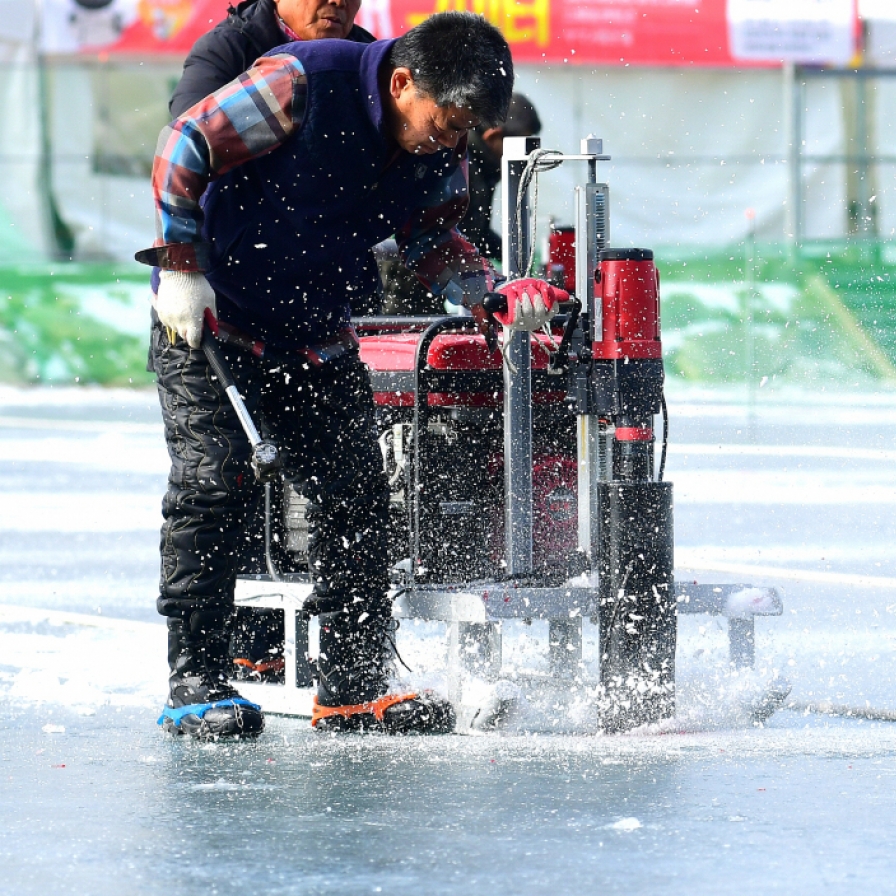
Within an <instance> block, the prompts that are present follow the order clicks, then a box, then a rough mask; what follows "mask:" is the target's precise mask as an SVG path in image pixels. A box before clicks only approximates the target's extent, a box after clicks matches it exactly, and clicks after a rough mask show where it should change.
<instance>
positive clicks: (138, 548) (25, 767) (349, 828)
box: [0, 387, 896, 896]
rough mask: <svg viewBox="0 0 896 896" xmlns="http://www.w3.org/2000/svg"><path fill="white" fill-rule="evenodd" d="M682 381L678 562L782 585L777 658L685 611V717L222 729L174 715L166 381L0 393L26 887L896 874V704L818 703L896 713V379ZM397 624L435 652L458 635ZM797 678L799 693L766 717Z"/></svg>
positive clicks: (8, 788) (769, 626) (890, 879)
mask: <svg viewBox="0 0 896 896" xmlns="http://www.w3.org/2000/svg"><path fill="white" fill-rule="evenodd" d="M669 391H670V414H671V444H670V453H669V462H668V475H667V478H669V479H670V480H671V481H673V482H674V483H675V496H676V500H675V506H676V515H675V525H676V567H677V569H676V575H677V577H678V578H680V579H690V578H696V579H699V580H700V581H717V582H752V583H753V584H756V585H775V586H777V587H779V588H781V589H782V590H783V592H784V615H783V616H782V617H778V618H766V619H759V620H757V638H756V640H757V661H756V668H755V670H754V671H752V672H749V673H741V674H740V675H738V674H735V673H734V672H733V671H732V670H731V669H730V668H729V666H728V664H727V654H726V650H727V637H726V631H725V623H724V620H716V619H712V618H710V617H705V616H704V617H685V618H683V619H682V620H681V628H680V643H679V651H678V668H679V684H680V701H679V715H678V717H677V718H676V720H675V721H674V722H673V723H671V724H669V725H667V726H665V727H664V728H663V730H662V732H656V731H653V732H637V733H634V734H630V735H626V736H621V737H608V736H603V735H594V734H592V733H589V729H588V725H587V724H582V725H581V726H580V728H579V729H577V728H576V718H575V717H573V716H570V715H569V714H568V713H566V712H565V710H564V709H563V708H562V707H560V708H559V709H558V710H557V712H556V713H555V714H554V717H552V712H551V709H552V707H551V705H546V704H542V705H540V706H539V707H537V710H538V711H537V712H535V711H533V712H532V713H530V715H529V716H528V717H525V718H524V719H523V721H522V722H521V723H520V724H519V725H518V726H517V727H516V728H515V729H514V730H512V731H511V732H510V733H505V734H488V735H480V736H466V737H461V736H455V737H447V738H435V739H430V740H422V739H417V740H415V739H402V740H396V739H389V738H384V737H343V738H330V737H320V736H315V735H313V734H312V733H311V731H310V730H309V727H308V723H307V721H303V720H296V719H286V718H270V719H269V724H268V729H267V731H266V732H265V734H264V735H263V737H262V738H261V739H260V740H259V741H257V742H256V743H246V744H242V743H241V744H213V745H199V744H195V743H182V742H177V741H174V740H172V739H167V738H165V737H164V736H163V735H162V734H161V733H160V732H159V731H158V730H157V729H156V726H155V718H156V716H157V715H158V710H159V708H160V706H161V703H162V700H163V697H164V693H165V677H166V668H165V657H164V641H165V634H164V629H163V627H162V625H161V624H160V621H159V619H158V617H156V615H155V611H154V596H155V595H154V592H155V582H156V563H157V559H156V543H157V530H158V522H159V506H160V499H161V494H162V490H163V488H164V479H165V473H166V462H167V458H166V454H165V450H164V446H163V443H162V438H161V432H160V424H159V422H158V412H157V409H156V406H155V397H154V394H153V393H125V392H101V391H92V390H80V391H74V392H73V391H66V390H52V391H16V390H0V713H2V719H3V721H2V731H3V737H2V740H0V762H2V765H0V781H2V784H0V810H2V814H3V818H4V823H3V825H2V828H0V859H2V861H3V868H4V874H3V878H2V882H0V893H6V892H8V893H11V894H12V893H15V894H30V893H47V892H52V893H56V892H58V893H68V892H70V893H91V894H103V893H120V892H128V893H138V894H142V893H147V894H150V893H152V894H155V893H168V892H173V893H203V894H204V893H222V894H224V893H228V894H229V893H240V894H242V893H247V892H258V893H266V894H277V893H308V894H317V893H321V894H323V893H326V894H330V893H333V894H343V893H344V894H359V893H376V892H381V893H408V894H410V893H415V894H416V893H426V894H429V893H433V894H438V893H446V894H449V893H451V894H454V893H464V894H479V893H482V894H486V893H487V894H496V896H504V894H507V896H510V894H530V893H531V894H543V893H549V892H553V893H557V894H561V893H562V894H567V893H575V894H578V893H583V894H584V893H589V894H591V893H626V894H641V893H644V894H647V893H654V892H657V891H661V892H666V893H674V894H677V893H681V894H693V893H706V894H715V893H738V894H743V893H756V894H761V893H768V892H788V893H805V894H815V893H820V892H824V893H850V894H853V893H856V892H868V893H896V880H894V876H893V873H892V867H893V859H892V856H893V855H894V853H896V824H894V823H896V810H894V809H893V808H892V806H893V802H894V801H893V793H894V791H893V790H892V789H891V788H892V787H893V784H894V776H896V725H894V724H893V723H888V722H877V721H870V720H867V719H857V718H843V717H839V716H832V715H824V714H818V713H814V712H809V711H808V708H809V707H818V706H822V707H823V706H826V705H830V704H833V705H836V706H841V707H852V708H853V709H855V710H859V711H863V712H865V713H867V714H870V715H874V714H882V715H885V714H887V713H894V712H896V555H894V551H893V547H892V546H893V544H894V543H896V396H890V395H869V394H863V395H852V394H848V393H845V392H844V393H839V394H833V395H825V394H824V393H814V394H797V393H794V394H790V395H787V394H780V393H779V394H777V395H766V394H764V393H762V392H760V393H759V396H760V399H761V400H760V401H758V402H757V406H756V409H755V413H749V411H748V408H747V406H746V405H745V403H744V402H743V400H742V395H739V394H737V393H735V392H731V393H722V392H697V391H694V390H684V389H681V388H678V389H676V388H674V387H672V388H670V390H669ZM511 629H512V627H508V630H507V631H506V633H505V639H506V641H505V651H506V654H507V657H508V661H509V662H511V663H516V664H518V665H525V664H526V663H527V662H530V661H534V660H533V659H532V658H533V657H536V656H537V655H538V647H539V642H538V639H539V637H540V633H539V632H538V630H537V625H536V626H533V629H532V630H529V631H523V630H522V628H519V629H513V630H511ZM400 637H401V639H403V640H401V641H400V642H399V646H400V647H401V648H402V653H403V655H405V657H406V658H407V659H409V660H411V662H410V665H412V667H414V668H418V666H419V661H420V659H421V658H422V657H424V656H425V654H426V653H427V651H429V652H430V653H431V647H432V645H433V644H434V643H437V642H438V637H439V635H438V632H436V633H433V631H431V630H429V629H425V627H424V628H420V629H415V627H414V626H412V625H409V624H406V625H405V626H404V627H403V628H402V630H401V634H400ZM588 638H589V635H588V632H587V629H586V644H585V659H586V661H588V660H589V656H590V657H591V661H592V662H593V643H592V642H590V641H589V640H588ZM589 651H590V652H589ZM424 666H425V662H424ZM425 671H426V672H427V673H428V674H437V670H435V669H429V670H425ZM777 676H784V677H785V678H787V679H788V680H789V681H790V682H791V683H792V685H793V691H792V694H791V698H790V700H791V704H790V705H791V706H792V707H793V708H791V709H785V710H782V711H780V712H778V713H777V714H776V715H775V716H773V717H772V719H771V720H770V721H769V722H768V723H767V725H766V726H765V727H754V726H752V725H751V724H750V722H749V719H748V716H746V715H745V714H744V713H743V712H742V711H741V709H742V704H743V701H744V700H745V699H746V698H747V697H748V696H749V694H750V693H752V692H753V691H755V690H756V689H757V688H761V687H762V686H763V684H764V683H765V682H767V681H770V680H772V679H773V678H775V677H777ZM526 719H528V723H527V722H526ZM557 722H559V723H560V724H556V723H557ZM558 732H562V733H558Z"/></svg>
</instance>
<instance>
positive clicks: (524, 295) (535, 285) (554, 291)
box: [495, 277, 569, 333]
mask: <svg viewBox="0 0 896 896" xmlns="http://www.w3.org/2000/svg"><path fill="white" fill-rule="evenodd" d="M497 291H498V292H499V293H501V295H503V296H505V297H506V299H507V310H506V311H497V312H495V319H496V320H497V321H498V322H499V323H501V324H503V325H504V326H505V327H509V328H510V329H512V330H526V331H527V332H529V333H533V332H535V331H536V330H540V329H541V328H542V327H543V326H544V325H545V324H546V323H547V322H548V321H549V320H550V319H551V318H552V317H553V316H554V314H556V313H557V303H558V302H566V301H568V300H569V293H568V292H566V291H565V290H563V289H558V288H557V287H556V286H551V285H550V284H549V283H545V281H544V280H536V279H535V278H534V277H525V278H523V279H521V280H508V281H507V282H506V283H502V284H501V285H500V286H499V287H498V289H497Z"/></svg>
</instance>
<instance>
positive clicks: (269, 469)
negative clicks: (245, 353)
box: [202, 319, 283, 482]
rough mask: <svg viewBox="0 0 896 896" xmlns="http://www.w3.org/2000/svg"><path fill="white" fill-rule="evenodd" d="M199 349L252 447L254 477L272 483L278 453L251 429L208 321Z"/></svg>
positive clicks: (278, 464)
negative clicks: (222, 387) (202, 352)
mask: <svg viewBox="0 0 896 896" xmlns="http://www.w3.org/2000/svg"><path fill="white" fill-rule="evenodd" d="M202 350H203V351H204V352H205V357H206V358H207V359H208V363H209V366H210V367H211V369H212V371H213V372H214V374H215V376H216V377H217V378H218V380H219V381H220V382H221V385H222V386H224V391H225V392H226V393H227V397H228V398H229V399H230V403H231V404H232V405H233V409H234V411H236V415H237V417H238V418H239V421H240V425H241V426H242V427H243V431H244V432H245V433H246V438H248V439H249V444H250V445H251V446H252V460H251V463H252V470H253V471H254V472H255V478H256V479H257V480H258V481H259V482H272V481H273V480H275V479H276V478H277V477H278V476H279V475H280V470H281V469H282V467H283V464H282V462H281V460H280V452H279V450H278V449H277V446H276V445H275V444H274V443H273V442H272V441H270V439H263V438H262V437H261V435H260V434H259V432H258V430H257V429H256V428H255V423H254V422H253V421H252V417H251V415H250V414H249V411H248V409H247V408H246V405H245V402H244V401H243V398H242V396H241V395H240V393H239V390H238V389H237V387H236V383H235V382H234V379H233V374H232V373H231V372H230V366H229V365H228V363H227V359H226V358H225V357H224V355H223V353H222V352H221V347H220V346H219V345H218V340H217V338H216V337H215V335H214V332H213V325H212V323H211V322H210V321H209V320H208V319H206V324H205V327H204V328H203V330H202Z"/></svg>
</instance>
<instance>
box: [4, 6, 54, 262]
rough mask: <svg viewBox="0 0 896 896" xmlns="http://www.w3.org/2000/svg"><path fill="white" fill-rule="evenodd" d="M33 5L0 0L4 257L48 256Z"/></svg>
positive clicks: (7, 258)
mask: <svg viewBox="0 0 896 896" xmlns="http://www.w3.org/2000/svg"><path fill="white" fill-rule="evenodd" d="M35 28H36V19H35V16H34V9H33V7H32V6H31V5H30V4H28V3H23V2H22V0H0V109H2V110H3V116H2V120H0V261H13V260H14V261H18V262H21V261H26V260H28V259H29V258H39V257H41V256H44V255H46V253H47V251H48V250H49V248H50V247H49V245H48V244H47V241H46V228H45V227H44V216H45V212H46V208H45V204H44V202H43V200H42V197H41V191H40V189H39V187H40V172H41V131H40V118H39V109H40V108H41V104H40V79H39V77H38V69H37V65H36V59H35V53H34V49H33V40H34V34H35Z"/></svg>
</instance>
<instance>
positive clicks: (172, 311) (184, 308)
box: [152, 271, 218, 348]
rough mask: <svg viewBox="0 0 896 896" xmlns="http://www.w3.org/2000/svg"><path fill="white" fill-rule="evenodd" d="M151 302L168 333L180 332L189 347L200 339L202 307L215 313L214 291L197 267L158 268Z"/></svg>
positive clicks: (196, 344)
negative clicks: (161, 269) (183, 269)
mask: <svg viewBox="0 0 896 896" xmlns="http://www.w3.org/2000/svg"><path fill="white" fill-rule="evenodd" d="M152 304H153V306H154V307H155V309H156V314H158V315H159V320H160V321H161V322H162V323H163V324H164V325H165V326H166V327H167V328H168V331H169V333H170V332H171V331H174V332H175V333H177V335H178V336H182V337H183V338H184V339H186V340H187V344H188V345H189V346H190V347H191V348H199V344H200V343H201V342H202V328H203V325H204V324H205V311H206V309H208V310H209V311H210V312H211V315H212V317H213V318H215V319H217V317H218V310H217V307H216V305H215V291H214V290H213V289H212V288H211V285H210V284H209V282H208V280H206V279H205V274H201V273H199V272H198V271H162V272H161V273H160V274H159V291H158V293H157V294H156V295H154V296H153V299H152Z"/></svg>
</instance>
